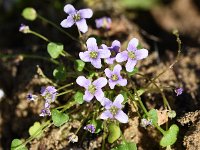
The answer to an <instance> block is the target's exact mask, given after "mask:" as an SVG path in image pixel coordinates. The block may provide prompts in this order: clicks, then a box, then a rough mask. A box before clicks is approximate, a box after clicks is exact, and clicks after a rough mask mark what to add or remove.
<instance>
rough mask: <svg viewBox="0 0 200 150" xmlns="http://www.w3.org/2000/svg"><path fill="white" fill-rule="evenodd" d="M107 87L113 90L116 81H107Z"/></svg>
mask: <svg viewBox="0 0 200 150" xmlns="http://www.w3.org/2000/svg"><path fill="white" fill-rule="evenodd" d="M108 84H109V87H110V89H114V88H115V85H116V84H117V82H116V81H112V80H111V79H109V83H108Z"/></svg>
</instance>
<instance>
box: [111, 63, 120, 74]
mask: <svg viewBox="0 0 200 150" xmlns="http://www.w3.org/2000/svg"><path fill="white" fill-rule="evenodd" d="M121 70H122V66H121V65H120V64H117V65H116V66H115V67H114V69H113V73H114V74H117V75H118V76H120V71H121Z"/></svg>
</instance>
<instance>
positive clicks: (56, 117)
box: [51, 109, 69, 127]
mask: <svg viewBox="0 0 200 150" xmlns="http://www.w3.org/2000/svg"><path fill="white" fill-rule="evenodd" d="M51 116H52V120H53V124H54V125H55V126H57V127H60V126H61V125H63V124H64V123H65V122H67V121H68V120H69V116H68V115H67V114H65V113H62V112H60V111H58V110H57V109H53V110H52V111H51Z"/></svg>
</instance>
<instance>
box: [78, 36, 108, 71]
mask: <svg viewBox="0 0 200 150" xmlns="http://www.w3.org/2000/svg"><path fill="white" fill-rule="evenodd" d="M86 44H87V48H88V51H86V52H80V53H79V57H80V59H81V60H83V61H84V62H91V64H92V65H93V66H94V67H95V68H101V66H102V65H101V58H109V57H110V55H111V53H110V51H109V50H108V49H98V46H97V43H96V39H95V38H89V39H88V40H87V42H86Z"/></svg>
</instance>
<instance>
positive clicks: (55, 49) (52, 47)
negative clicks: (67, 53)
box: [47, 42, 64, 59]
mask: <svg viewBox="0 0 200 150" xmlns="http://www.w3.org/2000/svg"><path fill="white" fill-rule="evenodd" d="M63 49H64V46H63V45H62V44H58V43H53V42H50V43H49V44H48V45H47V51H48V53H49V55H50V56H51V57H52V58H54V59H55V58H58V56H59V55H60V54H61V53H62V51H63Z"/></svg>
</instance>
